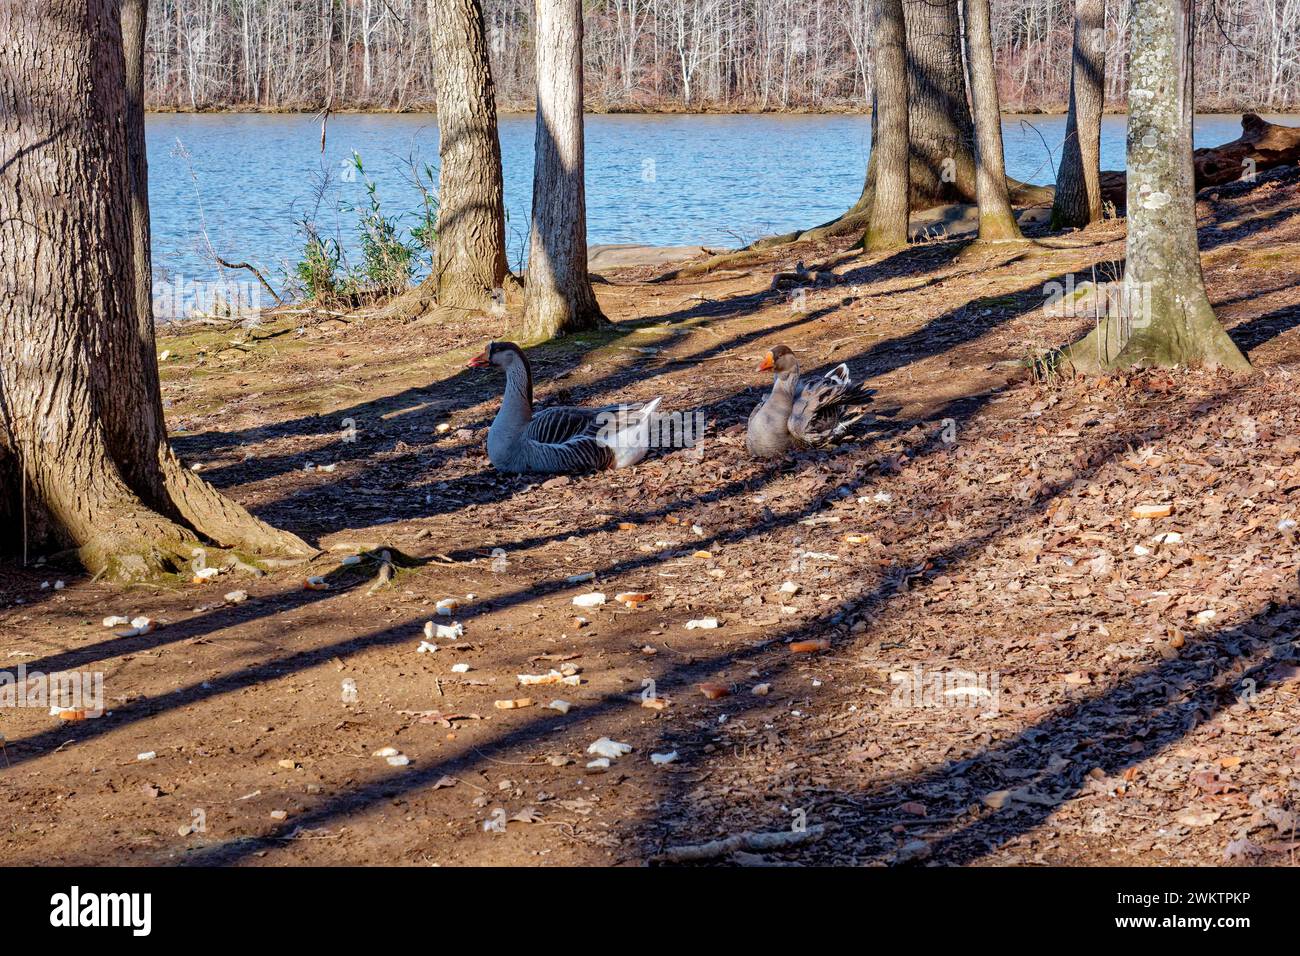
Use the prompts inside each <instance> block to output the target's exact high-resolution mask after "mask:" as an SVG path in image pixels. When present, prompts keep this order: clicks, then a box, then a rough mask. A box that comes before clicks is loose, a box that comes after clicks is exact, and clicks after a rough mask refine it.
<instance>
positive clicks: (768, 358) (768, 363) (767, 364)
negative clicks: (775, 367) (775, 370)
mask: <svg viewBox="0 0 1300 956" xmlns="http://www.w3.org/2000/svg"><path fill="white" fill-rule="evenodd" d="M758 370H759V371H760V372H770V371H771V370H772V353H771V352H768V353H767V354H766V355H764V356H763V364H762V365H760V366H759V367H758Z"/></svg>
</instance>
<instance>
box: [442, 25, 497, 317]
mask: <svg viewBox="0 0 1300 956" xmlns="http://www.w3.org/2000/svg"><path fill="white" fill-rule="evenodd" d="M428 10H429V27H430V33H431V36H432V43H433V68H434V73H435V82H436V83H437V87H438V157H439V159H440V160H441V169H440V171H439V174H438V230H437V249H436V257H435V261H434V267H433V274H432V275H431V276H430V281H431V283H432V292H433V295H434V297H435V298H436V299H437V301H438V304H439V305H444V306H451V307H454V308H465V309H481V308H485V307H487V306H488V305H490V304H491V303H492V301H493V293H494V291H495V292H497V294H498V295H499V294H500V292H499V290H501V289H502V286H503V283H504V282H505V277H506V274H507V272H508V271H509V270H508V267H507V265H506V225H505V200H504V198H503V190H502V184H501V142H500V140H499V138H498V137H497V109H496V94H495V90H494V87H493V83H492V68H491V64H490V62H489V59H488V42H487V35H486V31H485V30H484V27H483V8H482V6H481V5H480V3H479V0H429V3H428Z"/></svg>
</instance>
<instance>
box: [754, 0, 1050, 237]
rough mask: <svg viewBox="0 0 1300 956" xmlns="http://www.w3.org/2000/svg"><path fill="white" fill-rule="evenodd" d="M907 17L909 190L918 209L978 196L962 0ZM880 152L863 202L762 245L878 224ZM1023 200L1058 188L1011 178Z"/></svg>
mask: <svg viewBox="0 0 1300 956" xmlns="http://www.w3.org/2000/svg"><path fill="white" fill-rule="evenodd" d="M903 18H904V21H905V24H906V50H907V79H908V120H909V122H908V134H909V147H910V157H911V160H910V175H909V196H910V202H911V208H912V210H913V211H916V210H921V209H929V208H931V207H933V206H941V205H945V204H947V203H974V202H976V201H977V196H976V182H975V180H976V176H975V128H974V121H973V120H972V118H971V111H970V106H969V104H968V103H967V101H966V77H965V74H964V71H963V70H962V54H961V25H960V22H959V19H958V0H903ZM876 175H877V173H876V151H875V149H874V147H873V149H872V152H871V156H870V157H869V158H868V161H867V174H866V179H865V181H864V182H863V186H862V193H861V195H859V196H858V201H857V202H855V203H854V204H853V206H852V207H851V208H850V209H849V210H848V211H847V212H846V213H844V215H842V216H840V217H838V218H837V219H833V220H831V221H830V222H827V223H823V224H822V225H820V226H816V227H814V228H812V229H809V230H806V231H796V232H790V233H785V234H783V235H780V236H769V237H767V238H765V239H760V240H759V241H758V242H756V243H754V244H753V248H756V249H762V248H766V247H769V246H775V245H780V244H781V243H784V242H793V241H795V240H796V239H798V240H807V239H828V238H832V237H834V236H843V235H848V234H850V233H854V232H861V231H862V230H864V229H866V228H867V227H868V225H869V224H870V218H871V210H872V206H873V204H874V202H875V187H876ZM1007 188H1008V190H1009V191H1010V194H1011V199H1012V200H1013V201H1014V202H1018V203H1037V202H1046V201H1047V200H1049V199H1050V198H1051V196H1052V190H1051V188H1050V187H1045V186H1034V185H1031V184H1028V183H1022V182H1020V181H1019V180H1016V179H1008V180H1007Z"/></svg>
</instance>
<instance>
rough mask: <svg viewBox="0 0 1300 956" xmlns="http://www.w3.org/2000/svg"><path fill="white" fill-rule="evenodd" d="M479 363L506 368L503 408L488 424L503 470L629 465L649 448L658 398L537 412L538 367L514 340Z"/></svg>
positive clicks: (491, 455)
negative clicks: (535, 382) (535, 371)
mask: <svg viewBox="0 0 1300 956" xmlns="http://www.w3.org/2000/svg"><path fill="white" fill-rule="evenodd" d="M469 364H470V366H471V367H474V368H487V367H491V366H495V367H496V368H499V369H501V370H502V371H503V372H505V375H506V385H505V393H504V394H503V395H502V398H501V408H500V409H499V410H498V411H497V414H496V418H494V419H493V420H492V425H491V427H490V428H488V434H487V453H488V459H489V460H490V461H491V462H492V467H494V468H496V469H497V470H498V471H504V472H511V473H521V472H539V473H542V474H553V475H561V474H574V473H577V472H585V471H600V470H603V469H605V468H628V467H631V466H632V465H635V464H636V463H637V462H639V461H641V459H643V458H644V457H645V456H646V452H647V451H648V450H649V448H650V440H651V437H652V434H653V431H654V425H655V409H657V408H658V407H659V399H658V398H656V399H655V400H654V401H652V402H647V403H645V404H634V405H606V406H604V407H601V408H579V407H576V406H572V405H557V406H552V407H550V408H544V409H542V410H541V411H539V412H537V413H535V414H534V412H533V371H532V366H530V365H529V363H528V357H527V356H525V355H524V353H523V350H522V349H520V348H519V346H518V345H515V344H514V343H513V342H491V343H489V344H488V347H487V348H486V349H484V350H483V352H482V353H481V354H479V355H476V356H475V357H474V358H473V359H471V360H470V363H469Z"/></svg>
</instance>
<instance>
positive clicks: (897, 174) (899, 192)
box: [866, 0, 911, 250]
mask: <svg viewBox="0 0 1300 956" xmlns="http://www.w3.org/2000/svg"><path fill="white" fill-rule="evenodd" d="M871 17H872V23H873V55H874V58H875V68H876V81H875V102H874V106H873V108H872V111H871V126H872V131H871V154H872V155H871V162H872V163H874V164H875V168H876V183H875V189H874V196H873V199H872V206H871V219H870V222H869V223H868V225H867V236H866V247H867V248H868V249H872V250H875V249H893V248H898V247H900V246H906V245H907V225H908V211H909V208H910V202H909V195H910V192H911V190H910V187H909V179H910V177H909V170H908V141H909V139H910V137H909V135H908V126H909V119H908V102H907V40H906V30H905V28H904V25H903V3H902V0H872V4H871Z"/></svg>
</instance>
